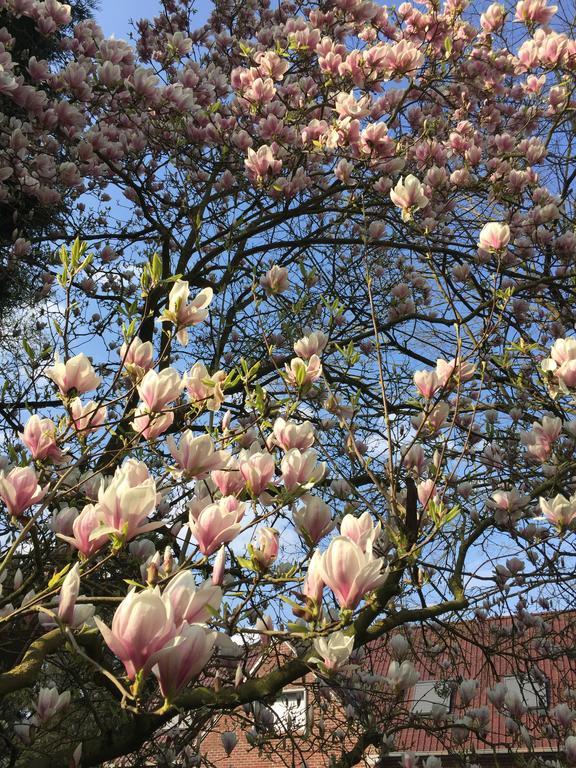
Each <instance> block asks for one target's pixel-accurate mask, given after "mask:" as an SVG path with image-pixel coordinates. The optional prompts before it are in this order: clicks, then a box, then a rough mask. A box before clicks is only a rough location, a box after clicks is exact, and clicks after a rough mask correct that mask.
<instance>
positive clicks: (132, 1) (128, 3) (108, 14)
mask: <svg viewBox="0 0 576 768" xmlns="http://www.w3.org/2000/svg"><path fill="white" fill-rule="evenodd" d="M211 6H212V3H211V2H210V0H199V1H198V2H197V3H196V8H197V9H198V13H197V16H196V19H197V21H198V26H200V25H201V24H203V22H204V21H205V20H206V17H207V15H208V13H209V11H210V8H211ZM160 7H161V6H160V0H100V10H98V11H96V13H95V17H96V21H97V22H98V23H99V24H100V26H101V27H102V29H103V30H104V33H105V34H106V35H114V37H117V38H121V39H127V37H128V33H129V31H130V29H131V27H130V20H131V19H134V20H138V19H142V18H152V17H153V16H155V15H156V14H157V13H158V11H159V9H160Z"/></svg>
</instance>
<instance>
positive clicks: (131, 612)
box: [94, 587, 176, 680]
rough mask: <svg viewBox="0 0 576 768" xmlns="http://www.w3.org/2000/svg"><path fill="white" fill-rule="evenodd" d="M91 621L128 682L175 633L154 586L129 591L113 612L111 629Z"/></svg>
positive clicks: (164, 602)
mask: <svg viewBox="0 0 576 768" xmlns="http://www.w3.org/2000/svg"><path fill="white" fill-rule="evenodd" d="M94 621H95V623H96V626H97V627H98V629H99V630H100V632H101V634H102V637H103V638H104V642H105V643H106V645H107V646H108V648H110V650H111V651H112V653H113V654H114V655H115V656H117V657H118V658H119V659H120V661H121V662H122V663H123V664H124V667H125V669H126V674H127V675H128V677H129V679H130V680H134V678H135V677H136V675H137V674H138V673H139V672H144V673H146V672H147V671H148V670H149V668H150V666H151V664H150V660H151V658H152V657H153V655H154V654H155V653H156V651H159V650H160V649H161V648H163V647H164V646H165V645H166V643H167V642H168V641H169V640H171V639H172V638H173V637H174V636H175V634H176V627H175V626H174V617H173V613H172V605H171V603H170V601H169V600H163V599H162V596H161V595H160V590H159V589H158V587H156V588H155V589H153V590H144V591H143V592H136V590H135V589H131V590H130V591H129V592H128V594H127V595H126V597H125V598H124V599H123V600H122V602H121V603H120V605H119V606H118V608H117V609H116V611H115V613H114V617H113V619H112V628H109V627H107V626H106V624H104V622H103V621H101V620H100V619H99V618H97V617H96V618H95V619H94Z"/></svg>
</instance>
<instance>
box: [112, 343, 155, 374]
mask: <svg viewBox="0 0 576 768" xmlns="http://www.w3.org/2000/svg"><path fill="white" fill-rule="evenodd" d="M120 358H121V360H122V365H123V366H124V368H126V370H127V371H128V373H129V374H130V376H132V377H133V378H134V379H136V380H137V381H140V379H141V378H142V377H143V376H144V374H145V373H146V371H149V370H150V368H152V364H153V362H154V347H153V346H152V342H151V341H142V339H139V338H138V336H135V337H134V338H133V339H132V340H131V341H130V343H129V344H126V343H124V344H122V346H121V347H120Z"/></svg>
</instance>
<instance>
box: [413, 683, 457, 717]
mask: <svg viewBox="0 0 576 768" xmlns="http://www.w3.org/2000/svg"><path fill="white" fill-rule="evenodd" d="M450 698H451V691H450V688H449V686H448V684H447V683H446V682H445V681H443V680H421V681H420V682H419V683H416V685H415V686H414V689H413V691H412V712H413V713H414V714H415V715H432V714H435V713H437V712H442V713H444V714H445V713H447V712H449V711H450Z"/></svg>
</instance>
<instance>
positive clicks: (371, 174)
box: [0, 0, 576, 768]
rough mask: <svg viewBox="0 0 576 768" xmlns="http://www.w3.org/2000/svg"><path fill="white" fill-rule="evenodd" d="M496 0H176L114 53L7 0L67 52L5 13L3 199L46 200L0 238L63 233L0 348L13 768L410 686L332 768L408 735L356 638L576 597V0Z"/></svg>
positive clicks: (0, 527) (7, 751)
mask: <svg viewBox="0 0 576 768" xmlns="http://www.w3.org/2000/svg"><path fill="white" fill-rule="evenodd" d="M479 5H480V6H481V7H478V8H476V7H471V6H467V3H466V2H465V0H448V1H447V2H446V3H444V4H443V5H442V6H441V5H440V3H436V2H434V1H433V0H430V2H423V3H419V4H414V5H413V4H411V3H409V2H406V3H402V4H399V5H398V6H397V7H396V8H389V9H387V8H385V7H383V6H380V5H378V4H377V3H373V2H368V1H367V2H361V1H360V0H339V1H338V2H312V1H311V0H304V1H303V2H301V3H299V4H295V3H291V2H282V3H280V4H279V5H277V6H274V7H272V5H271V4H270V3H269V2H268V0H251V2H243V3H238V4H237V5H236V4H232V3H230V2H226V1H225V0H222V2H216V3H215V6H214V8H213V11H212V13H211V15H210V18H209V20H208V22H207V23H206V24H205V25H204V26H202V27H200V28H196V27H195V24H194V18H193V11H194V9H193V7H192V4H191V3H190V2H188V0H164V2H163V3H162V8H159V15H158V16H157V17H156V18H154V19H153V20H151V21H141V22H139V23H138V25H137V28H136V35H135V44H134V45H130V44H128V43H127V42H124V41H121V40H117V39H114V38H112V39H106V38H105V37H104V35H103V33H102V31H101V30H100V29H99V27H98V26H97V25H96V24H95V23H94V22H93V21H86V22H83V23H80V24H78V25H77V26H76V27H75V28H74V30H73V33H71V34H67V33H64V32H62V30H63V29H66V28H67V25H68V24H69V21H70V18H69V16H70V9H69V7H68V6H67V5H64V4H61V3H59V2H57V0H45V2H43V1H41V0H0V9H2V11H3V12H4V13H6V14H11V15H13V16H15V17H25V18H27V19H31V20H33V21H34V24H35V25H36V28H37V29H38V31H39V33H41V34H42V35H45V36H46V37H50V36H51V35H56V34H57V35H58V36H59V39H60V45H61V46H62V49H63V51H64V52H65V53H66V57H64V58H63V64H62V66H61V67H60V68H57V67H54V66H48V64H47V63H46V62H45V61H43V60H42V59H38V58H36V57H35V56H34V55H33V51H30V52H29V58H28V61H27V67H26V69H27V73H26V76H24V74H23V72H22V71H21V70H20V68H19V67H17V66H16V65H15V62H14V60H13V58H12V55H11V48H12V45H13V42H14V41H13V40H12V38H11V37H10V34H9V33H8V32H7V31H6V30H5V29H4V30H0V38H1V42H0V45H1V48H2V50H1V63H2V69H1V71H0V90H1V91H2V94H3V98H4V99H5V100H6V102H7V103H10V104H15V105H17V106H18V108H19V110H18V112H16V111H15V110H14V109H12V107H11V109H10V110H7V112H9V113H10V117H7V116H6V115H5V116H4V117H3V119H2V121H1V123H0V142H1V144H2V156H1V163H2V167H1V168H0V179H2V182H1V183H0V195H1V196H2V201H3V202H4V203H5V204H6V205H10V204H13V198H12V196H17V197H18V199H19V198H20V197H21V196H22V195H27V196H29V197H30V198H31V200H32V201H37V202H38V204H40V205H41V206H43V207H44V208H45V207H49V206H54V210H55V212H56V213H55V217H54V225H53V228H52V231H50V232H48V233H47V235H46V237H44V238H39V237H38V236H36V237H34V236H33V234H32V233H28V234H27V233H26V231H24V230H23V231H18V232H17V233H16V234H17V238H16V240H15V241H14V243H13V246H12V248H11V250H10V253H6V254H4V256H5V258H6V259H7V260H8V262H9V263H12V264H17V263H18V260H19V259H20V258H22V257H24V256H26V255H27V254H29V253H30V252H39V249H43V250H42V252H44V251H45V250H46V248H47V247H48V246H50V245H52V246H53V244H54V243H55V242H58V241H60V242H63V243H64V244H63V245H62V247H61V248H60V249H59V250H58V251H57V252H56V254H55V257H54V259H53V260H51V259H47V261H46V265H45V272H44V277H43V281H42V284H40V285H38V286H36V290H37V293H38V297H39V302H40V303H38V304H37V305H35V310H36V311H35V316H34V317H33V319H31V318H30V317H29V316H27V317H26V316H25V317H23V318H22V321H21V326H20V327H21V329H23V330H24V332H23V334H22V336H21V338H20V340H19V341H20V342H21V343H19V344H16V345H13V349H11V352H10V354H6V355H5V357H4V360H3V369H2V378H3V397H2V404H1V409H2V410H1V412H2V417H3V424H2V427H3V439H4V453H5V456H4V458H3V459H2V462H3V463H2V467H3V469H2V474H1V476H0V498H1V499H2V501H3V510H2V513H1V516H0V556H1V558H0V581H1V586H2V593H1V596H0V617H1V618H0V639H1V643H2V645H1V647H2V654H1V659H0V695H1V696H2V697H3V698H2V705H1V707H2V708H1V710H0V717H1V719H2V728H1V729H0V738H1V739H2V748H1V749H0V755H1V756H0V764H2V765H6V766H8V765H15V766H31V765H33V766H35V767H36V766H37V767H38V768H44V766H46V767H48V766H56V765H68V764H73V765H79V764H80V762H81V764H82V765H83V766H91V765H101V764H103V763H106V761H118V760H121V759H124V760H125V764H128V765H137V764H141V763H140V762H138V761H139V760H140V759H141V760H143V761H144V760H151V761H153V762H154V764H161V759H160V757H159V755H160V753H161V752H162V750H163V749H164V747H165V742H163V734H165V732H166V728H167V727H168V726H170V725H171V724H173V723H174V722H175V720H176V719H178V718H179V719H180V721H181V723H182V724H184V726H185V727H182V728H180V729H178V732H177V735H176V737H174V738H172V740H171V742H170V750H171V751H170V753H169V757H167V758H165V759H166V760H167V761H168V762H167V764H170V765H174V764H182V765H186V764H189V765H193V764H198V763H199V762H200V761H201V760H205V759H206V760H209V755H208V756H205V755H204V754H203V752H202V748H201V747H199V746H198V739H199V737H200V736H201V735H202V734H203V733H205V731H206V729H208V728H209V727H210V723H213V722H214V718H218V717H219V716H221V715H222V714H223V713H231V714H232V715H233V716H235V715H237V716H238V718H239V720H238V722H240V723H241V724H242V727H244V728H245V730H246V731H247V736H248V737H249V739H250V740H251V743H253V744H257V745H259V746H260V747H262V748H264V746H265V745H266V739H267V733H268V730H267V728H268V727H269V725H270V717H269V716H268V715H266V712H269V710H268V709H267V705H268V704H270V702H272V701H273V700H274V698H275V696H277V695H278V694H279V692H281V690H282V688H283V687H285V686H286V685H288V684H290V683H293V682H295V681H298V680H300V679H302V678H303V677H306V680H310V681H312V682H311V683H310V685H312V686H314V685H320V684H321V686H323V687H324V688H326V686H328V688H329V689H330V690H331V691H332V692H333V693H334V694H335V695H336V696H337V697H338V696H340V697H341V698H342V701H344V702H345V701H346V696H347V695H348V694H349V692H350V691H351V690H353V689H354V688H355V687H358V686H360V685H361V686H362V687H363V689H364V690H366V689H367V688H368V690H367V695H368V694H369V693H370V692H375V691H381V692H382V696H384V697H386V695H389V694H390V695H391V693H394V702H395V707H394V708H391V707H390V708H388V707H386V706H382V707H380V708H378V707H372V708H371V711H370V712H369V713H368V714H366V713H364V716H362V717H361V716H360V715H358V716H357V717H354V718H348V719H347V720H345V721H344V722H343V725H342V728H343V729H345V727H348V728H349V729H350V733H348V732H346V731H345V730H344V737H343V738H342V737H340V736H339V737H338V738H337V739H333V740H332V741H331V742H330V744H331V747H330V749H333V752H334V754H333V759H334V760H335V761H336V762H340V763H341V764H342V765H343V766H348V765H352V764H354V763H355V762H357V761H358V760H360V759H362V757H363V755H364V754H365V749H367V748H368V747H369V746H370V745H372V746H374V747H375V748H376V749H381V748H382V749H383V748H384V747H387V748H393V742H394V737H393V735H389V737H386V738H385V739H384V742H383V741H382V736H383V734H386V733H389V734H393V733H395V732H397V731H398V729H399V728H400V727H411V726H412V725H413V724H414V723H413V721H412V720H411V718H410V716H409V714H405V716H404V717H403V718H400V719H398V711H399V710H398V706H400V704H401V702H402V700H403V696H404V695H405V692H406V691H407V690H408V689H409V688H410V687H411V686H412V685H413V684H414V682H415V679H416V677H417V675H416V677H415V672H414V667H413V666H412V663H411V661H410V658H409V654H408V658H407V659H404V661H403V663H402V665H400V664H399V662H398V661H395V662H393V664H392V666H391V667H390V670H389V671H388V673H387V674H385V675H383V676H378V675H370V674H367V673H369V672H370V668H369V667H370V663H369V656H367V657H365V660H364V662H363V661H362V658H361V651H362V648H363V647H368V648H371V647H374V644H376V645H377V644H378V643H380V644H382V643H386V642H387V638H388V636H389V635H391V634H392V635H394V632H395V631H397V628H400V627H403V626H405V625H410V624H413V623H419V624H420V625H423V623H424V622H427V621H430V620H433V619H443V620H445V621H446V622H448V623H447V624H445V625H444V626H445V632H447V633H450V631H451V630H450V623H449V620H451V619H454V618H465V617H472V616H477V617H489V616H498V615H502V614H507V613H510V612H511V611H514V610H515V611H517V612H518V614H519V615H520V616H521V617H523V620H525V621H528V618H526V617H529V616H530V612H535V611H537V610H538V609H540V610H541V609H542V608H552V609H560V608H563V607H566V606H567V605H568V604H570V601H571V599H572V598H573V593H572V591H571V590H572V589H573V570H574V559H573V556H574V547H573V541H574V538H573V532H572V528H573V520H574V519H575V518H576V496H573V494H574V493H575V491H576V488H575V487H574V482H573V475H574V467H575V450H576V419H575V420H573V419H572V415H573V412H574V397H573V394H574V392H575V390H576V337H571V335H570V334H571V332H572V329H573V327H574V321H575V316H574V304H573V301H574V293H575V289H574V285H575V276H576V274H575V271H574V256H575V255H576V233H575V232H574V224H573V215H574V195H573V191H572V187H573V180H574V178H576V168H575V166H574V156H573V146H574V128H575V122H574V119H575V113H574V106H575V101H574V89H575V85H574V72H575V70H576V42H575V40H574V36H573V29H572V28H571V24H572V23H573V13H572V12H571V10H572V11H573V8H572V9H571V8H570V7H569V6H570V5H571V4H570V2H568V3H567V4H566V7H563V6H562V5H561V4H560V3H559V5H558V6H551V5H547V4H546V0H520V2H518V3H517V4H516V5H515V6H514V5H508V4H506V5H500V4H498V3H496V4H492V5H488V4H486V5H483V4H482V3H480V4H479ZM20 55H21V52H20ZM15 114H19V115H21V117H16V116H15ZM77 235H79V237H78V238H77V239H76V240H75V238H76V236H77ZM398 642H400V641H395V643H396V644H398ZM287 648H288V649H289V653H288V655H286V653H287V652H286V649H287ZM402 653H403V654H404V651H402ZM398 658H404V656H401V657H398ZM394 665H395V666H394ZM314 681H316V682H314ZM469 687H470V686H469ZM470 690H471V688H470ZM469 693H470V691H468V692H467V693H466V696H464V698H463V701H465V704H464V716H467V710H466V706H465V705H466V702H470V701H471V699H472V697H471V696H470V695H468V694H469ZM369 700H370V698H369V696H368V698H366V699H365V701H369ZM384 700H389V699H385V698H384ZM347 706H351V705H349V704H348V705H347ZM358 706H360V705H359V704H358ZM501 706H502V707H504V709H506V707H507V706H509V703H508V704H507V703H506V701H505V697H501ZM566 710H567V711H568V714H566ZM353 711H354V710H353ZM563 712H564V726H563V730H562V731H558V744H559V749H566V752H567V759H570V760H572V759H573V758H574V753H575V752H576V749H575V745H574V741H573V739H574V736H573V735H571V721H572V714H571V712H572V711H571V709H570V707H569V704H568V703H567V704H566V705H565V709H564V710H563ZM390 713H392V714H393V715H394V717H395V718H396V719H395V720H394V723H395V725H394V726H393V724H391V720H390V718H391V717H392V715H391V714H390ZM509 716H510V718H511V721H513V722H514V723H516V726H517V729H516V733H518V734H521V735H523V738H524V735H525V734H526V733H528V731H527V726H526V724H525V723H523V721H522V717H523V712H522V711H521V707H520V708H518V707H516V708H515V709H514V710H513V711H512V710H511V711H510V712H509ZM471 717H472V716H471V715H470V718H469V721H467V722H468V723H469V724H470V723H472V722H473V721H472V719H471ZM387 724H389V725H390V729H389V731H387V730H386V729H387V727H388V725H387ZM419 727H423V728H424V727H430V724H428V725H426V723H423V722H420V723H419ZM469 727H470V728H472V727H473V725H472V724H470V725H469ZM314 734H315V737H316V738H317V739H318V740H319V741H318V743H319V744H322V743H324V742H323V741H322V740H323V739H325V738H326V733H325V731H323V732H320V731H317V730H316V731H314ZM528 735H530V734H528ZM235 738H236V737H235V736H234V738H233V737H231V736H230V734H228V735H227V736H226V739H225V742H226V750H227V751H231V750H232V748H233V747H234V744H235V741H234V739H235ZM529 744H530V739H529V738H524V740H523V748H528V746H529ZM163 745H164V746H163ZM134 753H137V755H138V756H135V755H134ZM163 759H164V758H163ZM2 761H3V762H2ZM142 764H143V763H142ZM148 764H150V763H148Z"/></svg>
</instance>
